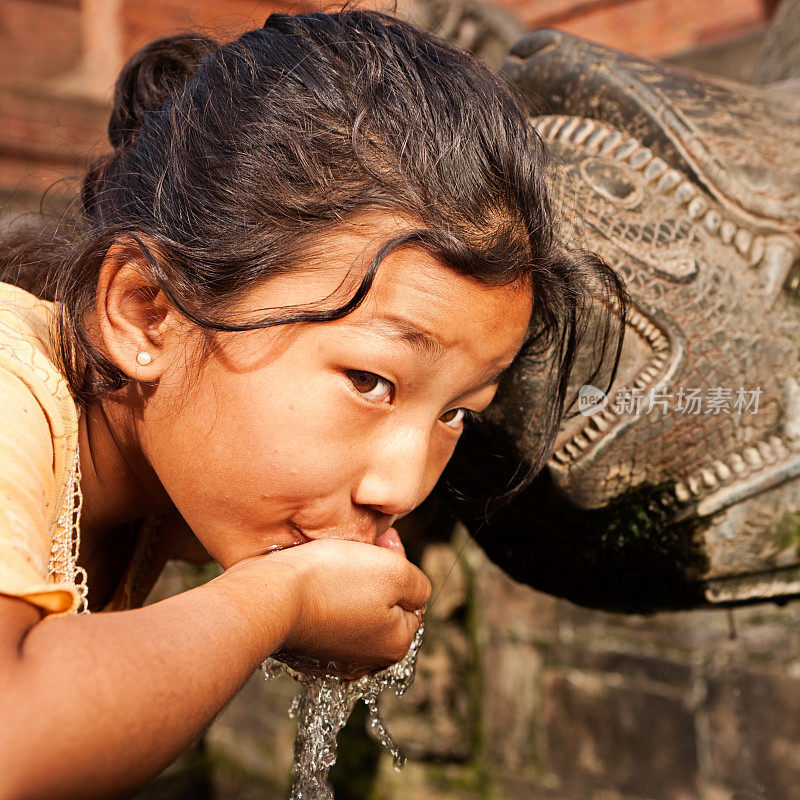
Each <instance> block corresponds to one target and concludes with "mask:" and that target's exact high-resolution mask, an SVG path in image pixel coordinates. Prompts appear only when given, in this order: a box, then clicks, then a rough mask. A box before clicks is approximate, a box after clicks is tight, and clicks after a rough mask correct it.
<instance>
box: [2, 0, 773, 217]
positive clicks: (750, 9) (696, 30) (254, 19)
mask: <svg viewBox="0 0 800 800" xmlns="http://www.w3.org/2000/svg"><path fill="white" fill-rule="evenodd" d="M390 2H391V0H366V5H373V6H375V7H380V8H384V9H386V8H388V7H389V4H390ZM413 2H414V0H398V8H400V9H403V8H405V7H408V6H409V4H412V3H413ZM771 2H772V0H714V2H697V0H500V2H499V5H502V6H503V7H505V8H506V9H507V10H509V11H511V12H513V13H514V14H516V15H517V16H518V17H519V18H520V19H521V20H522V21H523V23H524V24H525V25H527V26H528V27H530V28H534V27H541V26H544V25H552V26H556V27H560V28H563V29H564V30H567V31H570V32H572V33H576V34H578V35H580V36H585V37H588V38H591V39H594V40H596V41H599V42H601V43H604V44H608V45H611V46H613V47H618V48H621V49H627V50H630V51H631V52H635V53H638V54H641V55H645V56H658V57H663V56H667V55H672V54H675V53H679V52H683V51H686V50H690V49H692V48H695V47H699V46H704V45H708V44H713V43H716V42H719V41H721V40H724V39H726V38H731V37H734V36H737V35H740V34H742V33H744V32H747V31H753V30H757V29H758V28H759V27H760V26H761V25H763V23H764V21H765V20H766V19H767V17H768V16H769V13H770V11H771V8H770V6H771ZM320 5H321V4H320V3H318V2H314V3H309V2H307V1H306V0H293V1H292V2H289V3H286V2H280V0H266V1H259V0H194V1H193V2H190V1H189V0H2V2H0V209H6V210H8V209H20V208H35V207H36V206H37V205H38V203H39V200H40V198H41V196H42V193H43V192H44V190H45V189H47V188H48V187H51V188H50V196H51V197H52V198H53V200H54V201H55V202H56V203H59V202H62V201H63V200H64V199H65V198H67V197H69V196H70V194H71V193H72V192H74V188H75V185H76V181H77V179H78V178H79V176H80V175H81V174H82V172H83V170H84V168H85V166H86V163H87V162H88V160H89V159H90V157H91V156H92V155H93V154H96V153H97V152H99V151H100V150H101V149H102V148H103V147H104V129H105V121H106V115H107V106H108V102H109V99H110V92H111V86H112V84H113V81H114V78H115V76H116V74H117V72H118V70H119V68H120V66H121V65H122V64H123V63H124V61H125V59H126V58H127V57H128V56H129V55H130V54H131V53H133V52H134V51H135V50H137V49H138V48H139V47H140V46H141V45H143V44H145V43H146V42H148V41H150V40H151V39H153V38H156V37H159V36H163V35H166V34H168V33H174V32H176V31H179V30H182V29H185V28H189V27H201V28H204V29H206V30H210V31H211V32H213V33H216V34H219V35H221V36H223V37H225V36H229V35H231V34H233V33H235V32H238V31H241V30H245V29H247V28H250V27H255V26H257V25H259V24H261V23H262V22H263V20H264V19H265V18H266V17H267V16H268V15H269V13H270V12H271V11H274V10H278V9H283V10H297V11H300V10H305V9H308V8H312V7H313V8H318V7H320Z"/></svg>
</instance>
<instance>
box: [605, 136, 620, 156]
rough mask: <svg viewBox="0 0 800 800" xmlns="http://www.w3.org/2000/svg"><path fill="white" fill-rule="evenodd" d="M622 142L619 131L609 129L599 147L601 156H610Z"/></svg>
mask: <svg viewBox="0 0 800 800" xmlns="http://www.w3.org/2000/svg"><path fill="white" fill-rule="evenodd" d="M621 144H622V135H621V134H620V133H619V131H613V130H612V131H611V132H610V133H609V134H608V136H607V137H606V140H605V141H604V142H603V145H602V147H601V148H600V155H601V156H610V155H612V154H613V152H614V150H616V149H617V147H619V146H620V145H621Z"/></svg>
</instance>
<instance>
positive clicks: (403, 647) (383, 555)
mask: <svg viewBox="0 0 800 800" xmlns="http://www.w3.org/2000/svg"><path fill="white" fill-rule="evenodd" d="M382 544H383V543H382ZM264 567H268V568H269V569H270V571H274V570H275V569H278V571H279V572H278V574H280V573H283V574H284V575H285V576H286V575H291V576H292V578H293V584H294V587H295V588H294V592H293V594H294V596H295V598H296V601H297V602H296V606H297V613H296V615H295V620H294V623H293V624H292V625H291V627H290V630H289V634H288V636H287V637H286V638H285V640H284V642H283V644H282V645H281V646H280V647H279V648H278V650H277V651H275V652H274V653H273V654H272V655H273V657H274V658H278V659H279V660H281V661H283V662H285V663H287V664H288V665H289V666H291V667H293V668H294V669H298V670H302V671H303V672H313V673H316V674H320V673H332V674H338V675H340V676H341V677H344V678H349V679H352V678H357V677H360V676H361V675H365V674H367V673H368V672H372V671H374V670H376V669H382V668H384V667H387V666H389V665H390V664H394V663H395V662H397V661H399V660H400V659H401V658H403V656H405V654H406V653H407V652H408V649H409V647H410V646H411V642H412V640H413V638H414V635H415V634H416V632H417V629H418V628H419V625H420V616H421V615H419V616H418V615H417V614H415V613H414V612H415V611H418V610H419V609H422V608H423V606H424V605H425V603H426V602H427V600H428V598H429V597H430V593H431V585H430V581H429V580H428V578H427V577H426V576H425V574H424V573H423V572H422V571H421V570H419V569H418V568H417V567H415V566H414V565H413V564H411V563H410V562H409V561H408V560H407V559H406V558H405V557H404V556H403V555H401V554H400V552H399V551H398V550H397V549H396V548H391V549H390V548H389V547H386V546H383V547H380V546H379V547H376V546H375V545H371V544H365V543H363V542H352V541H345V540H341V539H320V540H316V541H313V542H306V543H305V544H302V545H297V546H296V547H292V548H287V549H285V550H280V551H278V552H275V553H270V554H269V555H265V556H257V557H255V558H249V559H245V560H244V561H241V562H239V563H238V564H236V565H234V566H233V567H231V568H230V570H228V571H229V572H231V571H241V570H243V569H246V570H259V569H260V570H261V572H262V575H261V583H262V585H263V586H264V588H265V589H267V588H268V585H267V581H265V580H264V577H265V575H266V574H267V573H265V572H264ZM284 579H285V578H284Z"/></svg>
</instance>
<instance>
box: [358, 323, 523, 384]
mask: <svg viewBox="0 0 800 800" xmlns="http://www.w3.org/2000/svg"><path fill="white" fill-rule="evenodd" d="M352 324H355V325H358V326H359V327H364V328H370V329H371V330H376V329H378V330H382V331H383V332H384V333H387V334H389V335H390V336H392V337H394V338H396V339H399V340H400V341H401V342H403V343H404V344H407V345H409V346H410V347H411V349H412V350H414V351H415V352H417V353H419V354H420V355H421V356H423V357H425V358H427V359H429V360H432V361H433V360H439V359H441V358H443V357H444V355H445V354H446V353H447V348H446V347H445V346H444V344H443V343H442V341H441V340H440V339H439V338H438V337H437V336H436V335H435V334H433V333H430V332H429V331H425V330H423V329H422V328H418V327H417V326H416V325H414V324H413V323H411V322H409V321H408V320H406V319H403V318H401V317H394V316H381V317H377V318H375V319H371V320H369V321H367V320H358V321H354V322H353V323H352ZM512 363H513V360H512V362H509V363H508V364H504V365H503V366H501V367H498V368H496V369H494V370H492V371H491V372H489V373H487V374H486V375H485V376H484V377H483V378H481V380H480V383H478V384H477V385H476V386H473V387H472V388H471V389H468V390H467V391H466V392H464V393H463V394H462V395H460V397H464V396H465V395H468V394H473V393H474V392H478V391H480V390H481V389H485V388H486V387H487V386H491V385H493V384H495V383H498V382H499V380H500V378H501V377H502V375H503V373H504V372H505V371H506V370H507V369H508V368H509V367H510V366H511V364H512Z"/></svg>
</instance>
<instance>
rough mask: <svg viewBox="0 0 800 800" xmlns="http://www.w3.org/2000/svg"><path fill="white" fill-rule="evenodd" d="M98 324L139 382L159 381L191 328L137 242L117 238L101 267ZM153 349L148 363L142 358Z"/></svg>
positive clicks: (115, 356) (121, 363)
mask: <svg viewBox="0 0 800 800" xmlns="http://www.w3.org/2000/svg"><path fill="white" fill-rule="evenodd" d="M95 311H96V314H97V324H98V328H99V331H100V335H101V337H102V340H103V343H104V344H105V348H106V352H107V353H108V355H109V357H110V358H111V360H112V361H114V362H115V363H116V365H117V366H118V367H119V368H120V369H121V370H122V371H123V372H124V373H125V374H126V375H128V376H129V377H131V378H133V379H134V380H138V381H155V380H158V379H159V378H160V377H161V375H162V373H163V372H164V369H165V367H166V366H167V362H168V361H169V359H168V358H166V356H167V353H168V351H169V349H170V346H171V345H172V344H173V343H174V342H175V341H176V338H177V337H176V333H177V330H176V329H177V328H179V327H185V326H184V325H182V319H179V318H178V314H177V311H176V309H175V307H174V306H173V305H172V303H170V302H169V300H168V299H167V297H166V296H165V295H164V293H163V292H162V291H161V290H160V289H159V287H158V285H157V284H156V282H155V281H154V280H153V279H152V278H151V277H150V275H149V271H148V270H147V260H146V259H145V257H144V254H143V253H142V251H141V249H140V248H139V246H138V245H137V244H136V243H135V242H132V241H131V242H125V243H123V242H115V243H114V244H113V245H111V247H110V248H109V250H108V252H107V253H106V256H105V258H104V259H103V263H102V265H101V266H100V274H99V276H98V280H97V301H96V304H95ZM140 353H147V355H148V356H150V360H149V362H148V363H147V364H141V363H140V362H139V361H137V356H139V354H140Z"/></svg>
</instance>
